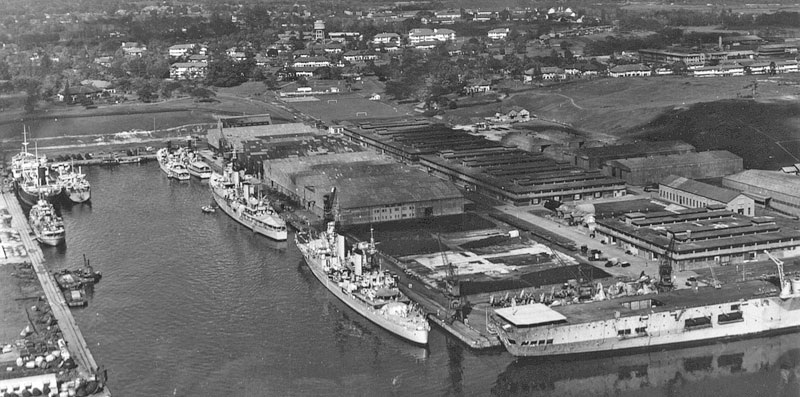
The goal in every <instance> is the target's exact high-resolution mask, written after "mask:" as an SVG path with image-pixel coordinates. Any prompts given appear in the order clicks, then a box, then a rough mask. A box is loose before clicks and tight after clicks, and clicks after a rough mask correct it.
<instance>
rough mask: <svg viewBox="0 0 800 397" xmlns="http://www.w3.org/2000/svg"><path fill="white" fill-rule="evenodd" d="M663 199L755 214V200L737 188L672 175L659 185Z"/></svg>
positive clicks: (691, 206)
mask: <svg viewBox="0 0 800 397" xmlns="http://www.w3.org/2000/svg"><path fill="white" fill-rule="evenodd" d="M658 196H659V197H661V199H663V200H666V201H669V202H672V203H675V204H678V205H681V206H684V207H689V208H704V207H710V206H715V205H718V206H723V207H724V208H725V209H727V210H728V211H732V212H735V213H737V214H742V215H747V216H754V215H755V202H754V200H753V199H752V198H751V197H748V196H746V195H744V194H742V193H740V192H739V191H737V190H732V189H726V188H723V187H718V186H714V185H709V184H707V183H702V182H698V181H695V180H692V179H687V178H684V177H682V176H677V175H670V176H668V177H666V178H665V179H664V180H662V181H661V183H660V184H659V186H658Z"/></svg>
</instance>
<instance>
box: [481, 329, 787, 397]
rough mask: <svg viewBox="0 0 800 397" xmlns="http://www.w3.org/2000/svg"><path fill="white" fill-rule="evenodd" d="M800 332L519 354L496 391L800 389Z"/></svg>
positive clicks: (527, 393)
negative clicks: (626, 351) (601, 352)
mask: <svg viewBox="0 0 800 397" xmlns="http://www.w3.org/2000/svg"><path fill="white" fill-rule="evenodd" d="M799 363H800V333H792V334H785V335H780V336H773V337H764V338H753V339H746V340H738V341H732V342H726V343H716V344H712V345H705V346H699V347H689V348H680V349H670V350H661V351H657V352H650V353H641V354H634V355H624V356H610V355H605V356H597V357H592V358H590V359H580V358H536V359H518V360H515V361H513V362H512V363H510V364H509V365H508V367H507V368H506V370H505V371H504V372H503V373H501V374H500V375H499V376H498V378H497V382H496V383H495V385H494V386H493V387H492V394H493V395H500V396H506V395H513V396H516V395H520V396H523V395H524V396H531V395H543V396H552V395H557V396H589V395H620V394H626V395H645V394H646V395H650V396H652V395H654V394H653V393H654V392H655V395H732V396H733V395H735V396H744V395H751V396H752V395H769V396H797V395H800V366H798V364H799Z"/></svg>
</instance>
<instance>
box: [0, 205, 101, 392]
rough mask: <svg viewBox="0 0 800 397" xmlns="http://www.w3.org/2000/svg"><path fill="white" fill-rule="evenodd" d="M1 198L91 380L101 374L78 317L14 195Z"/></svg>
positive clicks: (69, 344) (67, 339)
mask: <svg viewBox="0 0 800 397" xmlns="http://www.w3.org/2000/svg"><path fill="white" fill-rule="evenodd" d="M2 196H3V200H4V201H5V205H6V208H7V209H8V212H9V213H11V227H13V228H14V229H17V230H18V231H19V232H20V233H19V234H20V238H21V239H22V244H23V245H24V246H25V249H26V250H27V252H28V260H29V261H30V262H31V265H33V269H34V271H35V272H36V277H37V278H38V279H39V283H41V285H42V289H43V290H44V294H45V296H46V297H47V301H48V303H49V304H50V308H51V309H52V313H53V317H55V319H56V321H58V327H59V328H60V329H61V333H62V335H63V338H64V341H65V342H66V343H67V348H68V350H69V352H70V353H71V354H72V357H73V360H75V364H77V366H78V367H77V369H78V373H79V374H80V375H81V377H83V378H84V379H89V377H90V376H92V375H95V374H97V372H98V367H97V362H95V360H94V357H92V353H91V351H89V346H87V345H86V340H85V339H84V338H83V334H82V333H81V330H80V329H79V328H78V324H76V323H75V318H74V317H72V312H70V310H69V306H67V302H66V301H65V300H64V295H62V293H61V290H60V289H59V287H58V284H57V283H56V280H55V278H53V275H52V274H51V273H50V272H49V271H48V270H47V268H46V267H45V266H44V255H43V254H42V249H41V248H40V247H39V243H38V242H37V241H35V240H34V239H33V238H32V237H31V233H32V230H31V228H30V226H29V225H28V223H27V222H26V219H27V217H26V216H25V214H24V213H23V212H22V207H21V206H20V204H19V202H18V201H17V198H16V197H15V196H14V193H13V192H3V194H2ZM104 386H105V385H104ZM94 395H95V396H111V393H110V392H109V391H108V387H104V389H103V391H102V392H100V393H99V394H94Z"/></svg>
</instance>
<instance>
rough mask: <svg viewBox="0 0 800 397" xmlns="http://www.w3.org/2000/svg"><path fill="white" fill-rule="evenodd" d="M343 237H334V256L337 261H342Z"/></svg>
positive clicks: (339, 235)
mask: <svg viewBox="0 0 800 397" xmlns="http://www.w3.org/2000/svg"><path fill="white" fill-rule="evenodd" d="M344 254H345V252H344V236H342V235H341V234H337V235H336V256H337V257H339V260H341V261H344Z"/></svg>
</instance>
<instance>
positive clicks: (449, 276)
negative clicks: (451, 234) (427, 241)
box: [436, 234, 464, 322]
mask: <svg viewBox="0 0 800 397" xmlns="http://www.w3.org/2000/svg"><path fill="white" fill-rule="evenodd" d="M436 239H437V241H438V242H439V253H440V254H441V256H442V264H443V265H444V271H445V285H446V292H447V297H448V300H449V302H448V305H449V306H448V308H447V312H448V313H447V314H448V316H447V321H448V322H452V321H453V320H463V318H464V300H463V299H462V297H461V285H460V283H459V281H458V275H457V274H456V268H455V266H453V263H452V262H450V261H449V260H447V253H446V252H445V250H444V248H443V246H442V236H441V235H440V234H437V235H436Z"/></svg>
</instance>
